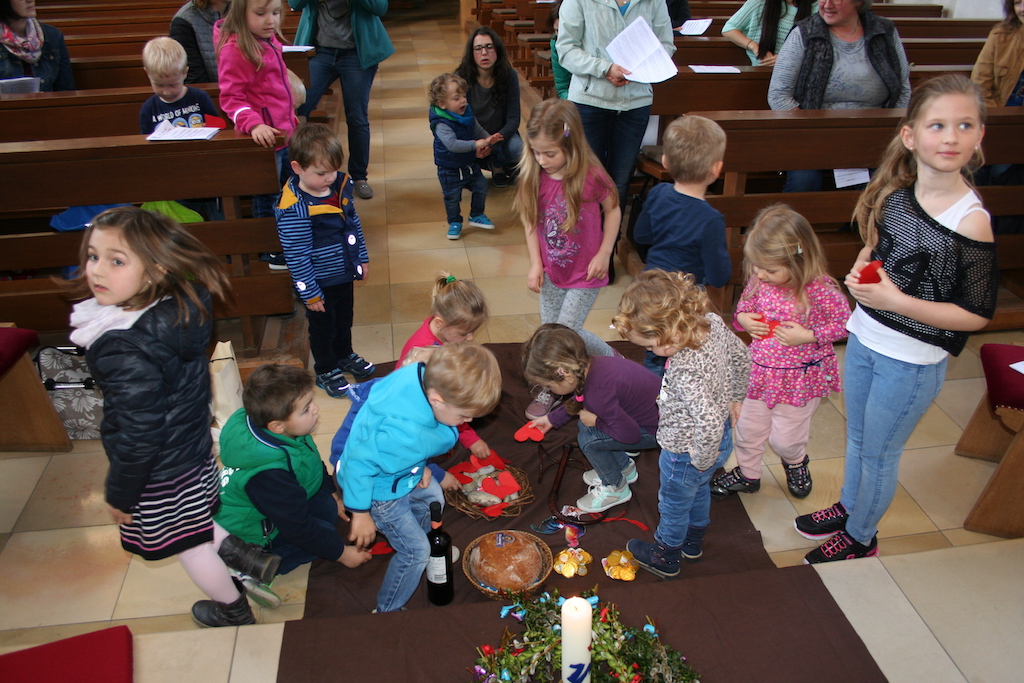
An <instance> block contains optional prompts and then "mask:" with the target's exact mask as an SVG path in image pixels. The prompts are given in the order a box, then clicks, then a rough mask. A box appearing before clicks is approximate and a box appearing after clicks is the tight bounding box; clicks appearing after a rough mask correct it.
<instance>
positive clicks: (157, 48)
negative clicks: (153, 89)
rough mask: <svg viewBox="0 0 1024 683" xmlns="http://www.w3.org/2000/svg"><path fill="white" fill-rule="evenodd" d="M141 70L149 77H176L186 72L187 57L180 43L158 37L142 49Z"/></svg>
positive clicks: (172, 39)
mask: <svg viewBox="0 0 1024 683" xmlns="http://www.w3.org/2000/svg"><path fill="white" fill-rule="evenodd" d="M142 68H143V69H145V70H146V73H147V74H149V75H150V76H177V75H179V74H184V73H185V72H186V71H187V70H188V56H186V55H185V48H183V47H182V46H181V43H179V42H178V41H176V40H175V39H174V38H168V37H167V36H160V37H159V38H154V39H153V40H151V41H149V42H148V43H146V46H145V47H144V48H142Z"/></svg>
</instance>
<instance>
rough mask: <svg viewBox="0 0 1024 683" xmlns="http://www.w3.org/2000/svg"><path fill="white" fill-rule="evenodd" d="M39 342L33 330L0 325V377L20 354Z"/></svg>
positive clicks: (12, 365) (16, 360) (15, 361)
mask: <svg viewBox="0 0 1024 683" xmlns="http://www.w3.org/2000/svg"><path fill="white" fill-rule="evenodd" d="M38 343H39V335H38V334H36V332H35V330H24V329H21V328H20V327H0V377H3V376H4V375H6V374H7V371H8V370H10V369H11V368H12V367H14V364H15V363H17V362H18V359H19V358H21V356H22V355H23V354H24V353H25V352H26V351H28V350H29V349H31V348H32V347H33V346H35V345H36V344H38Z"/></svg>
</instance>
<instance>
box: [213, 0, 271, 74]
mask: <svg viewBox="0 0 1024 683" xmlns="http://www.w3.org/2000/svg"><path fill="white" fill-rule="evenodd" d="M275 1H278V2H282V3H283V0H235V1H234V2H232V3H231V4H229V5H228V11H227V13H226V14H225V15H224V23H223V24H221V27H220V40H218V41H217V55H218V56H219V55H220V51H221V49H223V47H224V46H225V45H226V44H227V42H228V39H229V38H231V36H235V37H236V40H237V44H238V50H239V52H241V53H242V55H243V56H244V57H245V58H246V59H248V60H249V61H250V62H252V63H253V65H254V66H255V67H256V70H257V71H259V70H260V69H262V68H263V50H262V48H261V47H260V43H259V39H258V38H256V36H254V35H253V34H252V31H250V30H249V23H248V16H247V15H248V13H249V7H251V6H253V7H256V8H257V9H259V8H263V7H266V6H267V5H269V4H270V3H272V2H275ZM276 33H277V37H278V39H280V41H281V42H282V43H283V42H284V35H283V34H282V33H281V25H280V24H278V25H277V31H276Z"/></svg>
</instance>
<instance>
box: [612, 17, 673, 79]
mask: <svg viewBox="0 0 1024 683" xmlns="http://www.w3.org/2000/svg"><path fill="white" fill-rule="evenodd" d="M608 56H609V57H611V58H612V61H613V62H615V63H616V64H618V65H619V66H621V67H622V68H623V69H625V70H627V71H630V72H632V73H630V74H629V75H628V76H626V78H627V79H629V80H631V81H636V82H637V83H661V82H662V81H666V80H668V79H670V78H672V77H673V76H675V75H676V74H677V73H679V69H678V68H677V67H676V65H675V64H673V63H672V58H671V57H669V55H668V52H666V51H665V47H664V46H663V45H662V44H661V41H660V40H658V36H656V35H654V31H653V30H651V25H650V24H648V23H647V20H646V19H644V18H643V17H637V18H636V20H635V21H634V22H633V23H632V24H630V25H629V26H627V27H626V29H625V30H624V31H622V33H620V34H619V35H617V36H615V39H614V40H612V42H610V43H608Z"/></svg>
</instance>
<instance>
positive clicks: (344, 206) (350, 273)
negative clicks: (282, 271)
mask: <svg viewBox="0 0 1024 683" xmlns="http://www.w3.org/2000/svg"><path fill="white" fill-rule="evenodd" d="M288 150H289V154H290V156H291V166H292V171H293V172H294V175H293V176H292V177H291V178H289V179H288V182H287V183H285V186H284V188H283V189H282V190H281V201H280V202H279V203H278V205H277V207H275V209H274V215H275V216H276V218H277V234H278V237H280V238H281V246H282V247H283V248H284V257H285V260H286V261H287V263H288V270H290V271H291V274H292V282H293V283H294V285H295V289H296V291H297V292H298V293H299V296H300V297H301V298H302V301H303V302H304V303H305V304H306V318H307V319H308V320H309V348H310V351H312V352H313V367H314V370H315V371H316V384H317V386H318V387H320V388H321V389H323V390H324V391H326V392H327V395H328V396H330V397H332V398H341V397H343V396H345V395H346V392H347V390H348V387H349V383H348V380H347V379H346V378H345V373H348V374H350V375H352V376H353V378H354V379H357V380H358V379H363V378H364V377H369V376H370V375H372V374H373V371H374V365H373V363H370V362H368V361H366V360H364V359H363V358H362V357H361V356H359V354H357V353H356V352H355V351H353V350H352V290H353V286H352V283H353V282H354V281H355V280H362V279H363V278H365V277H366V264H367V262H369V260H370V257H369V255H368V254H367V252H366V242H365V241H364V239H363V228H362V225H361V224H360V222H359V216H358V215H356V210H355V207H354V206H353V203H352V188H353V182H352V179H351V178H349V177H348V175H347V174H345V173H338V169H339V168H341V165H342V162H343V161H344V158H345V155H344V154H343V153H342V151H341V143H339V142H338V139H337V138H336V137H334V133H332V132H331V129H330V128H328V127H327V126H325V125H323V124H322V123H309V124H306V125H304V126H302V127H300V128H299V129H298V130H296V131H295V133H294V134H293V135H292V137H291V140H290V141H289V143H288Z"/></svg>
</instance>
